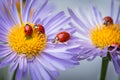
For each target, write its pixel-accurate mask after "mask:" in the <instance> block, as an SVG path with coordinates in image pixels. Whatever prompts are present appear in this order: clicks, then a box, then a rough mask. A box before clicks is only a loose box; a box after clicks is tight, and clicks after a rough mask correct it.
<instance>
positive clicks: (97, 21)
mask: <svg viewBox="0 0 120 80" xmlns="http://www.w3.org/2000/svg"><path fill="white" fill-rule="evenodd" d="M68 11H69V14H70V16H71V17H72V19H73V20H74V22H76V23H77V25H78V26H79V27H77V28H78V31H79V35H80V36H79V38H80V40H81V42H80V45H81V49H80V54H79V58H80V60H82V59H87V60H93V59H94V58H96V56H101V57H106V56H108V58H109V59H110V58H111V60H112V62H113V64H114V67H115V70H116V72H117V73H118V74H120V58H119V55H120V46H119V45H120V21H119V20H120V5H119V8H118V13H117V14H114V0H112V1H111V7H110V15H104V16H102V14H101V12H100V11H99V10H98V9H97V8H96V7H95V6H92V8H91V9H90V11H91V13H92V16H90V14H91V13H89V11H88V12H87V14H86V13H85V12H84V11H83V10H82V9H80V8H79V9H78V11H77V12H76V13H78V15H79V16H80V18H79V17H78V16H77V15H75V13H74V12H73V11H72V10H71V9H68ZM115 15H116V16H115ZM70 25H71V26H75V25H74V24H73V23H71V24H70Z"/></svg>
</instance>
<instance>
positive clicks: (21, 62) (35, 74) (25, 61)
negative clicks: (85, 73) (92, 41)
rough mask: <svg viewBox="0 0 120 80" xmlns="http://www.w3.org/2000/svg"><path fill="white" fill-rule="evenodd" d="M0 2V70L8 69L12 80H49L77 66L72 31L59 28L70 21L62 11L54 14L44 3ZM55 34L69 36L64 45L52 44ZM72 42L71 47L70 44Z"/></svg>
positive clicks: (50, 6) (73, 29)
mask: <svg viewBox="0 0 120 80" xmlns="http://www.w3.org/2000/svg"><path fill="white" fill-rule="evenodd" d="M22 3H23V2H22V0H20V6H19V7H20V11H18V9H17V7H16V3H15V1H14V0H10V2H8V1H7V0H1V1H0V58H1V61H0V68H2V67H5V66H8V65H10V71H11V72H15V73H16V74H15V75H16V76H15V80H22V78H26V77H27V76H28V75H29V76H30V77H31V80H53V79H54V77H55V76H58V71H57V69H60V70H65V69H66V68H67V67H73V66H74V65H77V64H79V62H78V61H77V59H76V55H77V54H75V53H74V52H73V51H74V50H77V49H79V45H78V44H77V42H76V40H77V37H75V36H74V33H75V28H65V29H64V28H63V26H65V25H67V24H68V22H69V21H70V17H67V16H65V13H64V12H63V11H61V12H59V13H58V14H54V13H53V10H54V8H55V6H54V5H53V4H51V3H48V0H43V2H42V1H40V0H26V3H24V5H23V4H22ZM59 32H67V33H69V35H70V38H69V40H67V41H66V42H65V43H62V42H59V40H58V43H57V44H53V43H52V41H53V39H54V38H55V37H56V35H57V34H58V33H59ZM73 42H74V43H73Z"/></svg>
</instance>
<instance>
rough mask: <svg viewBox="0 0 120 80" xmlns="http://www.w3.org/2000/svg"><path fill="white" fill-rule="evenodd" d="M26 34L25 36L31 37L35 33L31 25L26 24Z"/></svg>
mask: <svg viewBox="0 0 120 80" xmlns="http://www.w3.org/2000/svg"><path fill="white" fill-rule="evenodd" d="M24 32H25V35H26V36H31V35H32V33H33V29H32V27H31V25H29V24H26V25H25V26H24Z"/></svg>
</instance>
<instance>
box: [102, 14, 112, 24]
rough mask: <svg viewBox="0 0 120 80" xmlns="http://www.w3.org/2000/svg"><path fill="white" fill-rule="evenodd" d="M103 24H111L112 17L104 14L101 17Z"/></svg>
mask: <svg viewBox="0 0 120 80" xmlns="http://www.w3.org/2000/svg"><path fill="white" fill-rule="evenodd" d="M103 24H104V25H109V24H113V19H112V18H111V17H110V16H106V17H104V18H103Z"/></svg>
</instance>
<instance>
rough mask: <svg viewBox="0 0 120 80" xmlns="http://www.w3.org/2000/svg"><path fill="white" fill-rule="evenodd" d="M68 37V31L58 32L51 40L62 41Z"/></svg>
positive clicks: (54, 41)
mask: <svg viewBox="0 0 120 80" xmlns="http://www.w3.org/2000/svg"><path fill="white" fill-rule="evenodd" d="M69 39H70V34H69V33H68V32H65V31H63V32H60V33H58V34H57V35H56V37H55V39H54V40H53V43H56V42H61V43H64V42H66V41H68V40H69Z"/></svg>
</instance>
